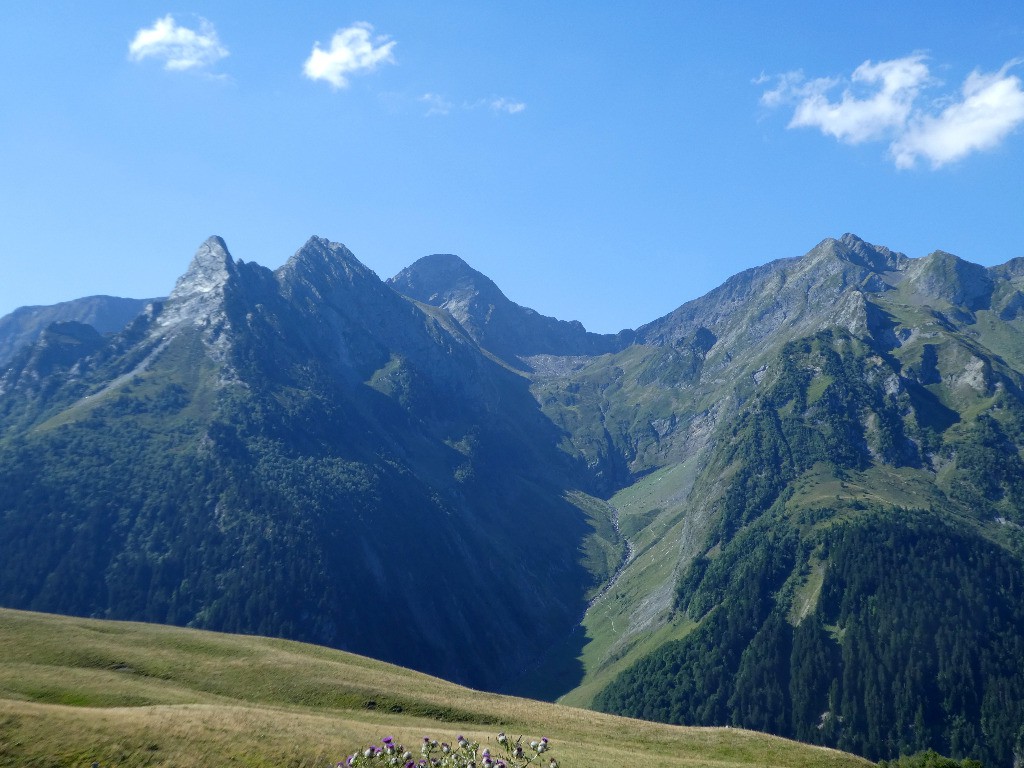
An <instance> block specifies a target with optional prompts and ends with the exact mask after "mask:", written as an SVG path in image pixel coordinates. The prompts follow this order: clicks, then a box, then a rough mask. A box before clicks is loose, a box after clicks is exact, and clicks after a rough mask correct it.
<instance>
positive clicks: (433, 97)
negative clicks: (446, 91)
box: [419, 93, 452, 117]
mask: <svg viewBox="0 0 1024 768" xmlns="http://www.w3.org/2000/svg"><path fill="white" fill-rule="evenodd" d="M419 101H422V102H424V103H426V104H428V105H429V106H428V109H427V117H430V116H432V115H447V114H448V113H449V112H451V111H452V103H451V102H450V101H448V99H446V98H445V97H444V96H441V95H440V94H437V93H424V94H423V95H422V96H420V98H419Z"/></svg>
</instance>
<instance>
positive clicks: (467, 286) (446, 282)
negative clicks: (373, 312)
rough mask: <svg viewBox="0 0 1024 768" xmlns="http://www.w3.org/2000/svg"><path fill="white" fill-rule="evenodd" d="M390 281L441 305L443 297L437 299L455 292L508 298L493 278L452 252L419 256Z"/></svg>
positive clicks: (413, 295) (418, 297)
mask: <svg viewBox="0 0 1024 768" xmlns="http://www.w3.org/2000/svg"><path fill="white" fill-rule="evenodd" d="M388 285H390V286H391V287H392V288H394V289H395V290H396V291H398V292H399V293H402V294H404V295H406V296H409V297H410V298H413V299H416V300H417V301H424V302H427V303H430V304H438V305H440V304H441V303H443V301H440V302H439V301H438V299H441V298H442V297H451V296H452V295H454V294H456V293H458V294H462V295H465V294H466V293H476V294H484V295H486V296H488V297H489V300H498V301H501V302H503V303H504V302H506V301H508V299H506V298H505V296H504V294H503V293H502V292H501V289H499V288H498V286H497V285H496V284H495V283H494V281H493V280H491V279H490V278H489V277H487V275H485V274H483V273H482V272H478V271H476V270H475V269H473V268H472V267H471V266H469V264H467V263H466V262H465V261H463V260H462V259H461V258H459V257H458V256H456V255H455V254H452V253H434V254H431V255H430V256H424V257H423V258H421V259H417V260H416V261H415V262H413V264H411V265H410V266H408V267H406V268H405V269H403V270H402V271H401V272H399V273H398V274H397V275H395V276H394V277H392V278H391V279H390V280H388Z"/></svg>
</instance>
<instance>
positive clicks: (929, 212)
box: [0, 0, 1024, 332]
mask: <svg viewBox="0 0 1024 768" xmlns="http://www.w3.org/2000/svg"><path fill="white" fill-rule="evenodd" d="M176 2H177V0H171V2H170V3H167V2H148V1H143V0H140V1H138V2H131V3H127V2H100V3H73V2H63V3H53V2H45V0H40V2H37V3H27V2H26V3H20V2H19V3H5V4H4V7H3V9H2V10H0V22H2V23H3V27H4V30H5V34H4V36H3V41H2V42H0V104H2V106H0V259H2V262H0V263H2V266H3V273H2V274H3V279H2V280H0V315H2V314H5V313H7V312H9V311H11V310H12V309H14V308H15V307H17V306H21V305H25V304H49V303H53V302H57V301H62V300H66V299H71V298H75V297H79V296H84V295H89V294H95V293H108V294H115V295H122V296H134V297H145V296H154V295H163V294H166V293H168V292H169V291H170V289H171V288H172V287H173V284H174V280H175V279H176V277H177V276H178V275H179V274H180V273H182V272H183V271H184V270H185V268H186V267H187V265H188V262H189V260H190V258H191V256H192V254H193V253H194V251H195V249H196V247H197V246H198V245H199V243H200V242H202V241H203V240H204V239H205V238H206V237H207V236H209V235H211V234H219V235H221V236H223V237H224V238H225V240H226V241H227V243H228V246H229V248H230V249H231V252H232V254H233V255H234V256H235V257H236V258H240V259H243V260H245V261H257V262H259V263H261V264H264V265H266V266H268V267H277V266H279V265H280V264H282V263H283V262H284V261H285V260H286V259H287V258H288V257H289V256H290V255H291V254H292V253H293V252H294V251H295V250H297V249H298V248H299V247H300V246H301V245H302V243H303V242H305V240H306V239H307V238H308V237H309V236H310V235H313V234H316V235H322V236H324V237H328V238H330V239H332V240H336V241H338V242H342V243H345V244H346V245H347V246H348V247H349V248H351V249H352V251H353V252H354V253H355V254H356V256H357V257H358V258H359V259H360V260H362V261H363V262H364V263H366V264H367V265H368V266H370V267H371V268H372V269H374V270H375V271H376V272H377V274H378V275H380V276H381V277H382V278H386V277H389V276H391V275H392V274H394V273H396V272H397V271H399V270H400V269H401V268H402V267H404V266H407V265H408V264H410V263H412V262H413V261H414V260H416V259H417V258H419V257H420V256H424V255H427V254H430V253H457V254H459V255H460V256H462V257H463V258H464V259H465V260H466V261H468V262H469V263H470V264H471V265H472V266H474V267H475V268H477V269H479V270H480V271H482V272H484V273H485V274H487V275H488V276H489V277H491V278H492V279H493V280H494V281H495V282H497V283H498V285H499V286H500V287H501V288H502V289H503V290H504V292H505V293H506V295H508V296H509V298H511V299H512V300H514V301H516V302H518V303H520V304H524V305H526V306H530V307H533V308H534V309H537V310H538V311H540V312H543V313H544V314H549V315H555V316H557V317H560V318H563V319H578V320H581V321H582V322H583V323H584V325H586V326H587V327H588V328H590V329H591V330H595V331H602V332H610V331H616V330H619V329H620V328H623V327H636V326H638V325H640V324H642V323H645V322H648V321H650V320H653V319H655V318H656V317H659V316H661V315H663V314H665V313H667V312H669V311H671V310H672V309H674V308H675V307H676V306H678V305H679V304H681V303H683V302H684V301H686V300H688V299H691V298H694V297H696V296H699V295H701V294H703V293H705V292H707V291H708V290H710V289H711V288H713V287H714V286H716V285H718V284H719V283H721V282H722V281H723V280H725V279H726V278H728V277H729V276H730V275H732V274H734V273H736V272H738V271H740V270H742V269H745V268H748V267H751V266H755V265H757V264H761V263H764V262H766V261H769V260H771V259H775V258H779V257H784V256H796V255H799V254H802V253H804V252H806V251H807V250H809V249H810V248H812V247H813V246H814V245H815V244H816V243H818V242H819V241H820V240H822V239H823V238H825V237H831V236H834V237H838V236H840V235H842V234H843V233H844V232H854V233H856V234H858V235H859V236H861V237H863V238H864V239H866V240H868V241H870V242H874V243H878V244H882V245H887V246H889V247H891V248H893V249H895V250H899V251H903V252H905V253H907V254H908V255H910V256H923V255H925V254H927V253H929V252H931V251H933V250H936V249H942V250H946V251H950V252H953V253H956V254H958V255H960V256H962V257H964V258H966V259H969V260H971V261H975V262H979V263H983V264H997V263H1001V262H1004V261H1006V260H1008V259H1010V258H1013V257H1017V256H1024V173H1022V171H1024V90H1022V87H1024V86H1022V82H1021V81H1022V79H1024V5H1022V4H1021V3H1020V2H1019V0H1014V1H1013V2H987V3H983V4H978V6H977V7H972V8H971V9H970V11H967V10H965V8H966V6H964V5H963V4H962V3H952V2H947V3H943V2H928V3H924V2H921V3H900V4H889V3H859V4H847V3H842V4H840V3H835V4H833V3H826V2H813V3H811V2H808V3H788V4H784V3H780V2H778V0H775V2H770V3H769V2H743V3H730V2H721V3H691V2H675V3H665V2H633V3H628V4H626V3H602V2H575V1H567V2H560V3H551V2H531V1H530V0H519V1H518V2H515V3H511V2H509V3H482V2H444V1H443V0H438V1H437V2H431V3H422V2H416V3H414V2H386V1H385V2H372V3H370V2H337V1H335V2H316V1H313V2H304V3H287V4H286V3H281V4H278V5H277V6H275V7H270V8H267V7H265V4H260V5H254V4H252V3H242V2H220V1H211V2H203V1H202V0H192V2H191V4H188V5H178V4H175V3H176ZM890 5H892V6H895V7H890Z"/></svg>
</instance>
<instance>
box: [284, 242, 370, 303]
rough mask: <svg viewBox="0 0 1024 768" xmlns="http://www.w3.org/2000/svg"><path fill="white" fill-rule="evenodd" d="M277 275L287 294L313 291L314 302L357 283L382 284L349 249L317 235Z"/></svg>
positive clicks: (311, 295) (311, 296)
mask: <svg viewBox="0 0 1024 768" xmlns="http://www.w3.org/2000/svg"><path fill="white" fill-rule="evenodd" d="M274 274H275V277H276V278H277V281H278V283H279V284H280V285H281V289H282V291H283V292H284V294H285V295H289V296H292V295H295V294H296V292H302V291H305V292H307V293H310V291H311V292H312V293H310V296H309V298H311V299H315V298H318V297H319V298H323V295H322V294H323V292H324V291H327V292H328V293H329V292H330V291H333V290H337V289H338V288H339V287H341V286H345V285H351V284H352V283H354V282H359V281H370V282H372V283H379V282H380V278H378V277H377V274H376V273H375V272H374V271H373V270H372V269H370V268H369V267H367V266H366V265H365V264H363V263H362V262H361V261H359V259H357V258H356V256H355V255H354V254H353V253H352V251H350V250H349V249H348V248H347V247H345V246H344V245H342V244H341V243H335V242H332V241H330V240H328V239H327V238H325V237H318V236H313V237H310V238H309V240H307V241H306V243H305V244H304V245H303V246H302V247H301V248H299V250H297V251H296V252H295V254H294V255H293V256H292V257H291V258H290V259H288V261H287V262H285V264H284V265H283V266H282V267H280V268H279V269H278V270H277V271H276V272H275V273H274Z"/></svg>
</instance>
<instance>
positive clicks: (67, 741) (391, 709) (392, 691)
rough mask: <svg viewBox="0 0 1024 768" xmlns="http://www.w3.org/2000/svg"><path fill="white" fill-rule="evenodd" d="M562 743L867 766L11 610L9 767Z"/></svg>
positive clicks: (258, 762)
mask: <svg viewBox="0 0 1024 768" xmlns="http://www.w3.org/2000/svg"><path fill="white" fill-rule="evenodd" d="M501 730H504V731H506V732H508V733H510V734H515V735H518V734H520V733H522V734H525V735H527V736H534V737H537V736H540V735H544V736H547V737H548V738H549V739H551V741H552V743H553V744H554V749H555V752H554V754H555V755H557V757H558V759H559V761H560V763H561V765H563V766H566V768H573V767H574V766H580V767H581V766H594V767H596V768H602V767H604V766H607V767H608V768H611V767H612V766H622V765H639V764H643V765H649V766H720V767H721V768H726V767H732V768H742V767H743V766H751V767H752V768H753V766H758V767H764V766H786V767H787V768H812V767H817V766H821V767H822V768H825V767H828V768H858V766H867V765H869V764H868V763H867V762H866V761H864V760H862V759H860V758H857V757H854V756H852V755H848V754H844V753H841V752H836V751H833V750H828V749H822V748H818V747H812V746H807V745H804V744H799V743H796V742H792V741H786V740H784V739H779V738H774V737H770V736H765V735H762V734H758V733H753V732H749V731H744V730H740V729H727V728H680V727H673V726H666V725H659V724H654V723H646V722H640V721H636V720H629V719H625V718H620V717H613V716H610V715H602V714H598V713H594V712H588V711H585V710H579V709H574V708H570V707H565V706H559V705H555V704H547V703H541V702H536V701H530V700H527V699H518V698H512V697H505V696H498V695H495V694H488V693H481V692H479V691H473V690H470V689H468V688H462V687H460V686H457V685H453V684H450V683H447V682H444V681H442V680H438V679H437V678H432V677H428V676H426V675H422V674H419V673H416V672H412V671H410V670H407V669H403V668H400V667H394V666H391V665H388V664H384V663H381V662H377V661H372V660H370V659H366V658H363V657H360V656H354V655H351V654H347V653H343V652H340V651H334V650H329V649H326V648H322V647H317V646H312V645H303V644H301V643H295V642H290V641H283V640H272V639H267V638H261V637H244V636H234V635H225V634H218V633H212V632H204V631H199V630H188V629H179V628H172V627H166V626H159V625H149V624H134V623H122V622H110V621H97V620H89V619H77V618H67V617H59V616H52V615H48V614H38V613H27V612H21V611H12V610H0V766H81V765H90V764H91V763H92V762H98V763H100V765H102V766H108V765H117V766H124V767H126V768H128V767H131V766H209V765H235V766H325V765H329V764H333V762H336V761H337V760H339V759H341V758H342V757H344V755H346V754H348V753H349V752H351V751H352V750H353V749H355V748H357V747H360V746H362V745H364V744H366V743H369V742H371V741H377V740H379V739H380V738H381V737H382V736H384V735H391V736H394V737H395V738H396V739H397V740H399V741H404V742H405V743H407V744H415V743H418V742H419V740H420V739H421V738H422V736H423V735H432V736H435V737H438V738H444V737H448V738H452V739H453V738H454V737H455V736H456V735H457V734H459V733H462V734H465V735H466V736H467V737H469V738H471V739H477V740H479V741H480V742H481V743H482V744H486V743H488V741H490V743H492V744H493V741H494V738H495V735H496V734H497V733H498V731H501Z"/></svg>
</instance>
